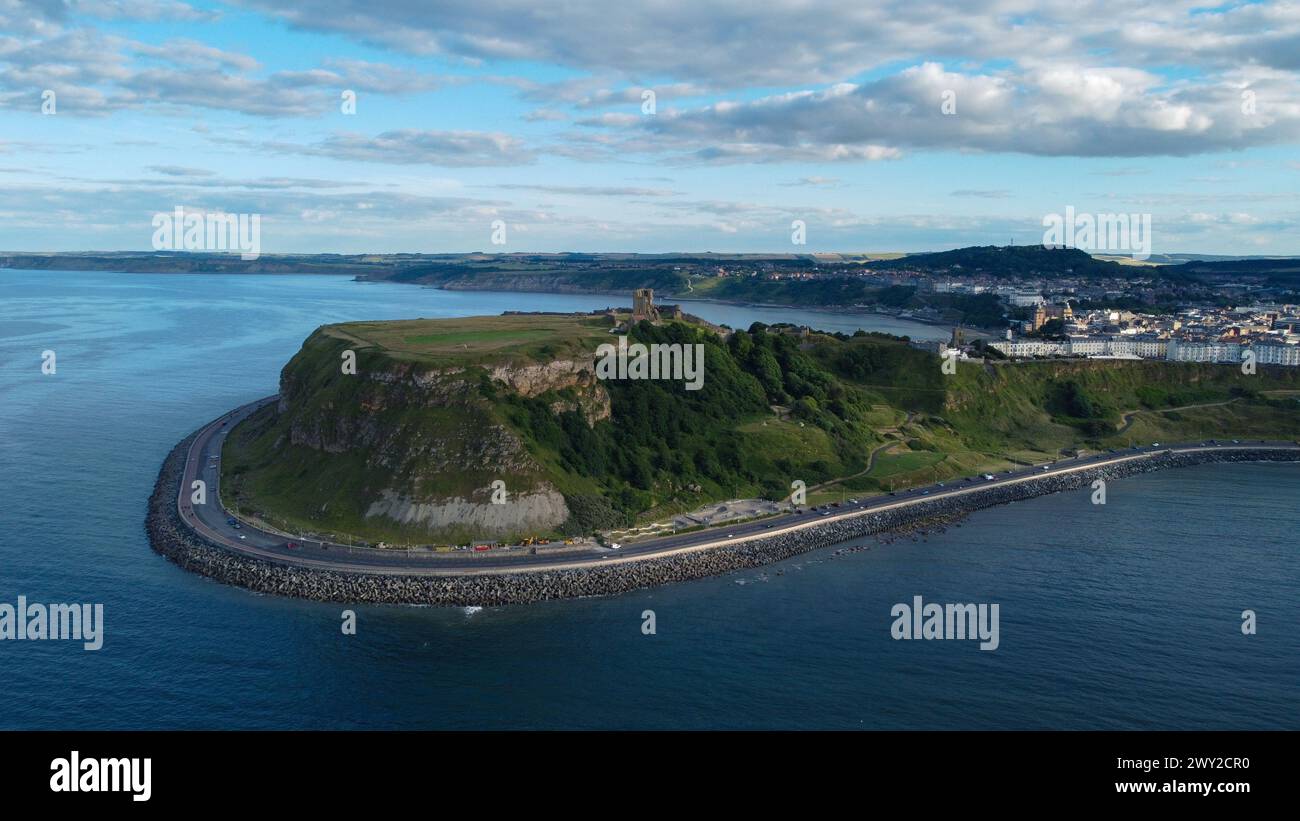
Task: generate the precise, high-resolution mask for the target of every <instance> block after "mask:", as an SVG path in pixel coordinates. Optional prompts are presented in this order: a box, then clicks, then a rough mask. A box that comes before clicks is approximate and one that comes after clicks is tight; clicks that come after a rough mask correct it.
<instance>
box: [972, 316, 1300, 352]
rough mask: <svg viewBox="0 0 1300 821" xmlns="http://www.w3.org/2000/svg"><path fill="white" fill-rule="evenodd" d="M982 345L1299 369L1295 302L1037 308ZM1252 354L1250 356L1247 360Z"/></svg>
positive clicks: (1299, 323) (1002, 349) (1299, 334)
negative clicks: (1138, 309)
mask: <svg viewBox="0 0 1300 821" xmlns="http://www.w3.org/2000/svg"><path fill="white" fill-rule="evenodd" d="M987 347H988V348H991V349H993V350H996V351H998V352H999V353H1001V354H1002V355H1004V356H1006V357H1008V358H1011V359H1026V358H1043V357H1087V358H1106V359H1164V360H1168V361H1171V362H1217V363H1233V364H1236V363H1241V362H1243V361H1253V362H1254V363H1255V364H1258V365H1284V366H1290V367H1300V306H1297V305H1289V304H1285V305H1255V306H1250V307H1241V308H1187V309H1183V310H1180V311H1178V312H1176V313H1173V314H1145V313H1135V312H1133V311H1128V310H1088V311H1079V312H1076V311H1074V310H1073V308H1072V307H1071V305H1070V303H1068V302H1065V303H1061V304H1047V303H1045V302H1039V303H1037V304H1036V305H1035V306H1034V309H1033V315H1032V318H1030V319H1028V320H1025V321H1022V322H1019V323H1014V324H1013V327H1011V328H1008V329H1007V330H1006V338H1005V339H999V340H996V341H993V342H989V343H987ZM1252 357H1253V359H1252Z"/></svg>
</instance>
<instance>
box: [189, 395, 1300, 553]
mask: <svg viewBox="0 0 1300 821" xmlns="http://www.w3.org/2000/svg"><path fill="white" fill-rule="evenodd" d="M277 400H278V397H274V396H272V397H267V398H264V399H259V400H257V401H256V402H251V403H249V404H247V405H244V406H242V407H239V408H236V409H235V410H233V411H231V412H230V413H228V414H226V415H225V416H222V417H220V418H218V419H214V420H213V421H212V422H209V423H208V424H207V425H206V426H204V427H203V429H202V430H200V431H199V432H198V434H197V435H196V436H195V438H194V441H193V442H192V443H191V445H190V447H189V450H188V451H187V453H186V459H185V467H184V470H183V471H182V479H181V483H180V486H179V487H178V488H177V496H176V505H177V510H178V512H179V513H180V516H181V519H182V520H183V521H184V522H185V523H186V525H188V526H189V527H190V528H191V529H192V530H194V531H195V532H196V533H199V534H201V535H202V536H204V537H205V538H207V539H208V540H209V541H212V542H215V543H217V544H220V545H221V546H223V547H225V548H227V549H229V550H231V551H233V552H236V553H241V554H244V555H247V556H251V557H254V558H259V559H263V560H266V561H271V562H275V563H278V564H288V565H296V566H301V567H310V568H316V569H324V570H339V571H344V572H351V573H374V574H391V575H420V576H424V575H427V576H455V575H467V574H468V575H473V574H499V573H512V572H531V571H538V570H559V569H567V568H578V567H592V566H601V565H617V564H622V563H625V562H633V561H638V560H642V559H647V558H657V557H662V556H670V555H674V554H679V553H687V552H694V551H699V550H709V549H712V548H715V547H720V546H723V545H728V544H735V543H737V542H743V541H745V540H746V539H750V538H753V537H755V536H775V535H778V534H781V533H789V532H792V531H797V530H802V529H805V528H809V527H816V526H819V525H823V524H825V523H827V522H831V521H836V520H840V519H846V518H851V517H855V516H863V515H867V514H870V513H877V512H880V511H883V510H890V509H894V508H900V507H907V506H910V505H917V504H921V503H924V502H932V501H935V500H937V499H946V498H953V497H959V496H962V495H966V494H970V493H975V492H978V491H982V490H986V489H988V488H993V487H999V486H1003V485H1011V484H1016V483H1020V482H1028V481H1033V480H1036V479H1041V478H1043V477H1046V476H1059V475H1064V474H1070V473H1075V472H1079V471H1084V470H1090V469H1092V468H1096V467H1100V466H1102V465H1109V464H1120V463H1123V462H1127V461H1131V460H1145V459H1151V458H1153V457H1155V456H1156V455H1158V454H1162V453H1165V452H1173V453H1190V452H1196V451H1203V450H1233V449H1238V450H1259V449H1270V450H1272V449H1284V450H1292V451H1296V450H1300V445H1298V444H1297V443H1295V442H1264V441H1262V440H1251V441H1246V440H1241V441H1240V442H1235V441H1228V442H1217V443H1211V442H1209V441H1206V442H1199V443H1183V444H1165V443H1152V444H1149V445H1143V446H1140V447H1136V448H1132V449H1123V450H1115V451H1110V452H1106V453H1098V454H1095V455H1092V456H1085V457H1074V458H1069V459H1062V460H1059V461H1056V462H1052V463H1049V464H1046V465H1035V466H1032V467H1022V468H1017V469H1014V470H1009V471H1006V472H1003V473H999V474H996V475H993V478H992V479H988V478H985V477H984V476H978V477H970V478H968V479H955V480H951V481H948V482H945V483H940V484H935V485H928V486H923V487H915V488H910V489H908V490H900V491H896V492H894V493H890V494H888V495H883V496H876V497H872V498H869V499H860V500H858V501H856V502H851V503H848V502H846V503H841V504H840V505H839V506H835V505H825V506H822V507H821V509H819V510H813V509H807V510H803V511H800V512H794V513H788V514H783V515H780V516H774V517H771V518H767V519H761V520H758V521H753V522H747V523H743V524H732V525H721V526H718V527H713V528H709V529H707V530H701V531H695V532H692V533H682V534H675V535H671V536H662V537H658V538H655V539H647V540H646V541H642V542H636V543H634V544H628V545H624V546H623V547H621V548H619V549H617V550H612V549H608V548H600V547H593V548H591V549H590V550H586V551H582V550H580V551H577V552H574V551H571V550H569V551H564V552H563V553H557V554H552V555H547V554H546V553H545V552H543V553H541V554H538V555H533V554H530V553H528V551H527V549H526V548H516V549H513V550H501V549H497V550H492V551H487V552H484V553H467V552H463V551H460V552H454V553H434V552H432V551H429V550H423V549H421V550H400V549H392V548H389V549H379V548H365V547H349V546H348V545H341V544H334V543H330V542H321V541H318V540H315V539H313V540H310V541H304V540H302V539H301V538H300V537H298V536H292V535H289V534H285V533H277V532H274V531H272V530H269V529H266V528H264V527H258V526H254V525H252V524H251V523H249V522H247V521H237V524H238V525H239V526H238V527H236V526H235V524H232V523H231V520H232V519H234V518H235V517H233V516H232V514H231V513H229V512H228V511H226V510H225V509H224V508H223V507H222V506H221V501H220V493H219V490H220V481H221V469H220V457H221V447H222V445H223V444H224V443H225V439H226V436H227V435H229V433H230V430H231V429H232V428H234V427H235V425H237V424H238V423H239V422H240V421H242V420H243V419H245V418H247V417H248V416H249V414H251V413H253V412H254V411H256V410H258V409H259V408H261V407H263V406H265V405H267V404H269V403H272V402H275V401H277ZM989 475H992V474H989ZM196 479H202V480H203V481H204V482H205V483H206V484H207V503H206V504H201V505H193V504H191V502H190V498H191V488H192V483H193V482H194V481H195V480H196ZM290 543H293V544H295V546H294V547H289V546H288V545H289V544H290Z"/></svg>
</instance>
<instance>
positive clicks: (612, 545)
mask: <svg viewBox="0 0 1300 821" xmlns="http://www.w3.org/2000/svg"><path fill="white" fill-rule="evenodd" d="M622 546H623V545H621V544H619V543H618V542H614V543H613V544H611V545H610V546H609V549H610V550H618V549H619V548H620V547H622Z"/></svg>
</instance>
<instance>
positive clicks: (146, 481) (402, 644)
mask: <svg viewBox="0 0 1300 821" xmlns="http://www.w3.org/2000/svg"><path fill="white" fill-rule="evenodd" d="M611 301H612V298H608V297H582V296H548V295H536V294H528V295H518V294H485V293H466V292H461V293H451V292H440V291H434V290H427V289H418V288H413V287H410V286H402V285H386V284H361V283H353V282H350V281H348V280H346V279H343V278H333V277H329V278H326V277H299V276H286V277H244V276H159V275H137V274H107V273H47V272H22V271H0V602H9V603H14V602H15V601H16V599H17V597H18V596H19V595H25V596H27V597H28V599H29V600H33V601H37V600H39V601H44V602H102V603H103V604H104V609H105V620H106V637H105V640H104V647H103V649H102V650H100V651H98V652H85V651H83V650H82V649H81V645H80V644H79V643H75V642H10V641H5V642H0V676H2V677H3V693H4V696H3V699H4V707H3V709H0V727H4V728H227V727H228V728H506V727H523V728H529V727H539V728H542V727H545V728H552V727H573V728H673V727H687V728H700V727H736V728H764V727H775V728H805V727H807V728H1058V727H1059V728H1164V727H1170V728H1193V727H1195V728H1270V727H1287V728H1293V729H1294V728H1300V597H1297V595H1296V593H1297V581H1298V580H1300V550H1298V549H1297V548H1298V546H1300V543H1298V541H1297V534H1300V467H1297V466H1292V465H1235V466H1226V467H1212V466H1206V467H1201V468H1194V469H1188V470H1182V471H1173V472H1169V473H1162V474H1156V475H1151V476H1145V477H1140V478H1134V479H1127V480H1124V481H1122V482H1116V483H1113V484H1112V485H1111V487H1110V489H1109V497H1108V504H1107V505H1106V506H1105V507H1095V506H1093V505H1091V504H1090V503H1089V500H1088V495H1087V493H1085V492H1083V491H1080V492H1078V493H1071V494H1065V495H1057V496H1051V497H1046V498H1042V499H1036V500H1033V501H1030V502H1024V503H1020V504H1016V505H1012V506H1008V507H1002V508H996V509H992V510H987V511H983V512H980V513H978V514H976V515H974V516H973V517H971V518H970V519H969V520H968V521H967V522H966V523H965V524H964V525H963V526H962V527H960V528H954V529H952V530H950V531H949V532H947V533H945V534H942V535H937V536H933V537H930V538H929V539H927V540H924V541H915V542H913V541H911V540H902V541H899V542H895V543H893V544H890V545H877V544H875V543H874V542H866V543H868V544H872V545H873V546H872V547H871V549H869V550H865V551H862V552H858V553H853V554H850V555H844V556H840V557H835V556H834V555H833V554H834V551H833V549H827V550H823V551H819V552H817V553H814V554H809V555H807V556H803V557H800V558H798V559H795V560H792V561H788V562H785V563H783V564H781V565H775V566H772V567H769V568H765V571H766V572H765V573H759V572H758V571H746V572H742V573H737V574H732V575H730V576H726V577H721V578H717V579H707V580H702V581H699V582H694V583H689V584H682V585H676V586H672V587H667V588H661V589H656V590H648V591H640V592H635V593H630V594H627V595H623V596H618V597H614V598H605V599H588V600H580V601H567V602H554V603H549V604H543V605H535V606H520V607H506V608H497V609H484V610H479V611H476V612H472V613H471V612H466V611H464V610H460V609H430V608H412V607H405V608H404V607H358V608H356V610H357V612H358V617H359V625H358V635H356V636H344V635H342V633H341V631H340V629H339V625H340V611H341V610H342V607H341V606H338V605H325V604H317V603H311V602H302V601H295V600H287V599H279V598H273V597H268V596H258V595H254V594H251V593H247V592H245V591H242V590H238V589H235V588H230V587H225V586H223V585H220V584H216V583H214V582H211V581H208V580H205V579H202V578H200V577H198V576H194V575H192V574H189V573H186V572H184V571H182V570H179V569H178V568H176V567H175V566H173V565H171V564H170V563H168V562H167V561H165V560H164V559H162V558H160V557H159V556H157V555H155V554H154V553H153V552H151V551H150V549H149V546H148V544H147V542H146V540H145V536H144V532H143V524H142V522H143V517H144V512H145V510H144V509H145V500H146V497H147V496H148V493H149V491H150V489H151V487H152V484H153V481H154V478H155V475H156V473H157V470H158V466H159V463H160V461H161V460H162V458H163V456H164V455H165V454H166V453H167V451H168V450H170V449H171V447H172V446H173V445H175V443H176V442H177V441H178V440H180V439H181V438H182V437H184V436H185V435H186V434H188V433H189V432H190V431H191V430H193V429H194V428H195V427H197V426H198V425H199V424H200V423H202V422H204V421H207V420H208V419H211V418H213V417H214V416H217V415H219V414H220V413H222V412H223V411H225V410H228V409H229V408H232V407H234V406H236V405H238V404H240V403H242V402H246V401H248V400H250V399H253V398H256V397H259V396H263V395H266V394H268V393H271V392H272V391H273V390H274V389H275V386H276V381H277V377H278V374H279V370H280V367H281V366H282V365H283V364H284V362H285V361H286V360H287V359H288V358H289V357H290V356H291V355H292V354H293V353H294V352H295V351H296V350H297V349H298V347H299V344H300V343H301V341H302V339H303V338H304V337H305V336H306V335H307V334H308V333H309V332H310V331H311V330H312V329H313V328H314V327H316V326H317V325H319V324H322V323H326V322H336V321H342V320H349V319H382V318H393V317H411V316H429V317H433V316H458V315H472V314H484V313H492V314H495V313H499V312H500V311H502V310H506V309H512V308H525V309H535V310H548V309H551V310H563V309H584V310H585V309H589V308H596V307H604V306H605V305H607V304H609V303H610V302H611ZM692 310H693V311H694V312H696V313H699V314H701V315H703V316H705V317H706V318H709V319H712V320H715V321H720V322H728V323H729V324H732V325H747V324H748V323H749V322H750V321H753V320H755V319H759V320H763V321H769V322H771V321H795V322H808V323H810V324H812V325H814V326H817V327H823V328H828V329H842V330H853V329H854V328H856V327H858V325H859V324H862V325H863V326H864V327H868V328H872V329H879V330H888V331H892V332H909V331H910V332H914V333H915V332H918V331H919V332H921V333H923V334H924V333H926V332H928V333H929V335H930V336H935V335H938V334H941V333H942V329H927V328H925V327H924V326H908V325H907V324H906V323H898V322H892V321H888V320H883V319H881V318H879V317H873V318H868V317H850V316H846V315H825V314H816V313H814V312H799V311H785V310H783V311H776V310H769V311H763V310H754V309H744V308H735V307H724V306H705V305H698V304H697V305H696V306H695V307H694V308H693V309H692ZM45 349H53V350H55V351H56V353H57V355H58V373H57V374H56V375H54V376H43V375H41V373H40V356H41V352H42V351H43V350H45ZM778 570H780V571H783V573H782V575H777V571H778ZM738 582H745V583H744V584H738ZM916 595H921V596H924V597H925V599H926V601H933V602H988V603H998V604H999V605H1000V616H1001V619H1000V639H1001V646H1000V647H999V649H998V650H996V651H994V652H982V651H980V650H979V649H978V647H977V646H976V644H975V643H974V642H960V641H931V642H923V641H912V642H906V641H894V640H892V639H891V638H890V630H889V628H890V623H891V621H892V620H891V618H890V615H889V612H890V608H891V607H892V605H893V604H894V603H897V602H910V601H911V600H912V597H913V596H916ZM1246 608H1251V609H1254V610H1255V611H1256V612H1257V613H1258V623H1259V632H1258V635H1254V636H1243V635H1242V633H1241V630H1240V618H1241V611H1242V610H1244V609H1246ZM647 609H651V610H654V611H655V614H656V621H657V628H658V633H657V635H654V636H645V635H642V633H641V629H640V626H641V614H642V612H643V611H644V610H647Z"/></svg>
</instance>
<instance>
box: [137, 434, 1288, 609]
mask: <svg viewBox="0 0 1300 821" xmlns="http://www.w3.org/2000/svg"><path fill="white" fill-rule="evenodd" d="M193 438H194V435H193V434H192V435H191V436H189V437H187V438H186V439H185V441H183V442H181V443H180V444H179V445H177V446H176V447H175V448H174V449H173V450H172V452H171V453H169V454H168V455H167V458H166V459H165V460H164V461H163V465H162V469H161V470H160V471H159V474H158V481H157V483H156V484H155V485H154V490H153V494H152V495H151V496H150V498H149V511H148V515H147V517H146V521H145V529H146V531H147V533H148V536H149V542H150V544H151V545H152V547H153V549H154V550H155V551H157V552H158V553H160V554H161V555H163V556H166V557H167V558H168V559H170V560H172V561H173V562H175V563H176V564H178V565H180V566H181V567H183V568H185V569H186V570H191V571H193V572H195V573H201V574H202V575H204V576H208V577H209V578H212V579H215V580H217V581H220V582H224V583H226V584H231V585H235V586H238V587H243V588H246V589H248V590H253V591H256V592H259V593H273V594H276V595H280V596H294V597H298V598H305V599H314V600H317V601H330V602H351V603H374V604H423V605H434V606H444V607H452V606H458V607H463V606H496V605H505V604H527V603H532V602H539V601H546V600H549V599H565V598H576V597H581V596H606V595H613V594H617V593H624V592H627V591H629V590H636V589H639V588H645V587H656V586H659V585H663V584H671V583H673V582H682V581H689V580H692V579H700V578H704V577H706V576H716V575H721V574H723V573H728V572H731V571H734V570H741V569H745V568H753V567H760V566H762V565H766V564H771V563H773V562H779V561H782V560H783V559H788V558H790V557H791V556H796V555H799V554H800V553H806V552H808V551H810V550H815V549H817V548H822V547H827V546H830V545H833V544H837V543H839V542H844V541H848V540H850V539H856V538H859V537H862V536H869V535H876V534H892V535H899V534H903V533H916V532H918V531H923V530H927V529H931V528H940V529H941V528H942V527H943V526H944V525H946V524H950V523H952V522H954V521H956V520H957V519H959V518H961V517H962V516H964V515H965V514H967V513H970V512H972V511H974V510H979V509H982V508H986V507H992V506H994V505H1000V504H1007V503H1009V502H1015V501H1020V500H1022V499H1030V498H1033V497H1035V496H1043V495H1046V494H1049V493H1059V492H1061V491H1066V490H1074V489H1077V488H1081V487H1084V486H1087V485H1089V484H1090V483H1091V482H1092V481H1093V480H1094V479H1106V480H1112V479H1120V478H1123V477H1125V476H1133V475H1135V474H1139V473H1149V472H1152V471H1155V470H1162V469H1165V468H1172V467H1187V466H1190V465H1198V464H1205V463H1209V462H1258V461H1288V462H1289V461H1300V451H1276V450H1263V449H1261V450H1233V451H1203V452H1198V453H1181V454H1169V455H1161V456H1156V457H1152V458H1150V459H1143V460H1136V461H1133V462H1126V463H1123V464H1118V465H1104V466H1099V467H1096V468H1093V469H1089V470H1083V471H1079V472H1077V473H1073V474H1070V475H1067V476H1044V477H1042V478H1041V479H1034V480H1030V481H1026V482H1020V483H1017V484H1014V485H1004V486H999V487H991V488H988V489H987V490H982V491H977V492H974V493H968V494H964V495H962V496H959V497H955V498H941V499H935V500H933V501H929V502H918V503H916V504H913V505H910V506H908V507H905V508H900V509H896V510H889V511H881V512H878V513H867V514H863V515H862V516H857V517H853V518H850V519H844V520H840V521H833V522H827V523H826V524H824V525H819V526H814V527H809V528H805V529H803V530H799V531H795V532H791V533H783V534H776V535H772V536H765V537H756V538H754V539H750V540H747V541H745V542H741V543H739V544H736V545H730V546H727V547H718V548H713V549H710V550H703V551H698V552H692V553H681V554H677V555H672V556H663V557H660V558H649V559H642V560H639V561H629V562H627V563H625V564H620V565H616V566H603V567H590V568H578V569H563V570H545V571H537V572H525V573H501V574H495V575H464V576H402V575H384V574H368V573H350V572H344V571H335V570H316V569H311V568H304V567H295V566H291V565H283V564H277V563H275V562H270V561H264V560H261V559H255V558H251V557H247V556H241V555H238V554H236V553H233V552H231V551H229V550H227V549H226V548H224V547H221V546H219V545H217V544H215V543H212V542H209V541H208V540H206V539H204V538H203V537H201V536H199V535H198V534H196V533H195V532H193V531H192V530H190V529H189V528H188V527H186V526H185V525H184V524H183V523H182V522H181V521H180V517H179V515H178V513H177V512H176V504H175V499H176V492H177V486H178V483H179V482H180V475H181V469H182V467H183V465H184V460H185V453H186V450H187V448H188V447H189V444H190V442H191V441H193Z"/></svg>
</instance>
